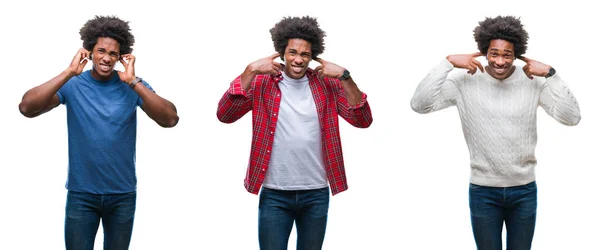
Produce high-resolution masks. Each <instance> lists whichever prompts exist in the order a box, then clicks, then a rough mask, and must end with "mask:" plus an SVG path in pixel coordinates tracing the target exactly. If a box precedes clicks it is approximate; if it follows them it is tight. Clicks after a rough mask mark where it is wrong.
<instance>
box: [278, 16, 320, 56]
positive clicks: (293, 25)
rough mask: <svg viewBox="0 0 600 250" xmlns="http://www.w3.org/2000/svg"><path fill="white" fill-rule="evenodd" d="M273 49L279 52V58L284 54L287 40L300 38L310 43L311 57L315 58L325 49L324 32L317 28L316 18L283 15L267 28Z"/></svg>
mask: <svg viewBox="0 0 600 250" xmlns="http://www.w3.org/2000/svg"><path fill="white" fill-rule="evenodd" d="M269 32H271V39H272V40H273V46H274V47H275V51H277V52H279V54H280V55H281V59H283V55H284V54H285V48H286V47H287V45H288V40H289V39H293V38H300V39H302V40H305V41H307V42H309V43H310V45H311V54H312V55H311V56H312V59H317V56H319V55H320V54H321V53H323V51H325V41H324V38H325V32H324V31H323V30H321V28H319V23H318V22H317V19H316V18H312V17H309V16H305V17H284V18H283V19H282V20H281V21H280V22H279V23H277V24H275V27H273V28H271V29H270V30H269Z"/></svg>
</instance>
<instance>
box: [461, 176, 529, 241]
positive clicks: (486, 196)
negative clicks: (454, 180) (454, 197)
mask: <svg viewBox="0 0 600 250" xmlns="http://www.w3.org/2000/svg"><path fill="white" fill-rule="evenodd" d="M469 206H470V207H471V225H472V227H473V235H474V236H475V243H476V244H477V249H478V250H502V226H503V223H506V247H507V248H506V249H508V250H529V249H531V241H532V240H533V231H534V229H535V215H536V209H537V185H536V184H535V181H534V182H531V183H529V184H526V185H522V186H515V187H506V188H499V187H485V186H479V185H475V184H471V185H470V188H469Z"/></svg>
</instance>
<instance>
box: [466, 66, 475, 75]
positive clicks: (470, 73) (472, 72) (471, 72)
mask: <svg viewBox="0 0 600 250" xmlns="http://www.w3.org/2000/svg"><path fill="white" fill-rule="evenodd" d="M474 71H475V70H473V68H471V67H469V69H468V70H467V74H469V75H473V74H475V72H474Z"/></svg>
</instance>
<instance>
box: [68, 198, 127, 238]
mask: <svg viewBox="0 0 600 250" xmlns="http://www.w3.org/2000/svg"><path fill="white" fill-rule="evenodd" d="M135 200H136V192H131V193H124V194H109V195H100V194H89V193H80V192H73V191H69V192H68V194H67V207H66V214H65V245H66V248H67V250H69V249H73V250H93V249H94V240H95V239H96V232H98V226H99V225H100V218H102V227H103V228H104V249H105V250H121V249H123V250H125V249H128V248H129V241H130V240H131V232H132V230H133V217H134V214H135Z"/></svg>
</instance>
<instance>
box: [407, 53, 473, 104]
mask: <svg viewBox="0 0 600 250" xmlns="http://www.w3.org/2000/svg"><path fill="white" fill-rule="evenodd" d="M481 55H482V54H481V52H477V53H473V54H462V55H449V56H447V57H446V60H444V61H442V62H441V63H440V64H438V65H437V66H436V67H435V68H434V69H433V70H432V71H431V72H429V74H427V76H426V77H425V78H424V79H423V80H422V81H421V83H419V86H417V89H416V90H415V93H414V95H413V97H412V99H411V101H410V106H411V107H412V109H413V110H414V111H415V112H417V113H421V114H425V113H430V112H434V111H437V110H440V109H444V108H447V107H450V106H452V105H456V98H457V97H458V90H457V89H456V86H455V85H454V83H453V82H452V81H451V80H449V79H448V74H449V73H450V71H452V69H454V68H462V69H467V73H468V74H471V75H473V74H475V73H476V72H477V69H478V68H479V69H480V70H481V72H483V66H482V65H481V63H480V62H479V61H477V59H476V58H477V57H479V56H481Z"/></svg>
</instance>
